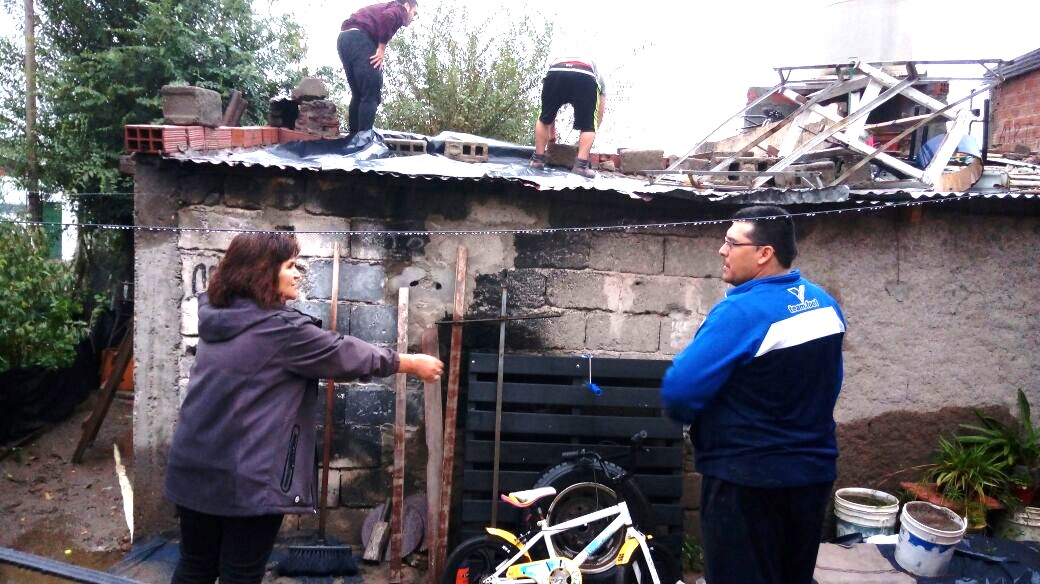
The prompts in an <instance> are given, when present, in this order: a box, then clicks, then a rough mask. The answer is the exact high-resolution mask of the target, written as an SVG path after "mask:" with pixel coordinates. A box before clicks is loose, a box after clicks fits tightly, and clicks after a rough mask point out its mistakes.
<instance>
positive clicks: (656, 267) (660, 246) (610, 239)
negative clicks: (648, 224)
mask: <svg viewBox="0 0 1040 584" xmlns="http://www.w3.org/2000/svg"><path fill="white" fill-rule="evenodd" d="M589 267H590V268H592V269H594V270H604V271H609V272H627V273H630V274H660V273H661V272H663V271H664V241H663V240H662V238H661V237H660V236H658V235H641V234H639V235H637V234H630V233H608V234H598V235H593V236H592V253H591V255H590V257H589Z"/></svg>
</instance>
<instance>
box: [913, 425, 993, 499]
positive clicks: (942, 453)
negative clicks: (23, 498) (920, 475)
mask: <svg viewBox="0 0 1040 584" xmlns="http://www.w3.org/2000/svg"><path fill="white" fill-rule="evenodd" d="M931 478H932V480H934V481H935V484H936V487H938V489H939V492H940V493H942V495H943V496H944V497H946V498H948V499H951V500H960V501H965V502H978V501H982V500H983V499H984V498H985V497H986V496H987V495H990V496H1002V495H1003V494H1004V493H1005V492H1006V490H1007V485H1008V476H1007V474H1006V473H1004V471H1003V465H1002V462H1001V460H1000V458H999V456H997V455H996V454H992V453H990V452H988V451H987V450H986V448H984V447H983V446H979V445H975V446H966V445H965V444H964V443H963V442H961V441H959V440H947V439H946V438H945V437H940V438H939V454H938V460H937V461H936V463H935V465H933V467H932V469H931Z"/></svg>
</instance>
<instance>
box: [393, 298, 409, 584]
mask: <svg viewBox="0 0 1040 584" xmlns="http://www.w3.org/2000/svg"><path fill="white" fill-rule="evenodd" d="M397 352H398V353H407V352H408V288H407V287H404V288H401V289H400V290H398V296H397ZM394 385H395V387H394V392H395V394H396V395H395V398H396V399H395V401H394V469H393V485H392V487H393V493H392V499H393V502H392V503H391V508H390V578H389V580H390V582H391V584H400V583H401V581H402V573H401V559H402V554H401V551H402V549H401V546H402V543H403V541H402V538H403V535H404V463H405V429H406V425H407V421H406V418H405V411H406V410H407V408H408V391H407V389H408V375H407V374H405V373H398V374H397V375H395V376H394Z"/></svg>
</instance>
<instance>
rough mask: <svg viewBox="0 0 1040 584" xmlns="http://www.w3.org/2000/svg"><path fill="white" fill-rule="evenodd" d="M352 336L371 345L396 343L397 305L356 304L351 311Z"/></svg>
mask: <svg viewBox="0 0 1040 584" xmlns="http://www.w3.org/2000/svg"><path fill="white" fill-rule="evenodd" d="M350 334H351V336H355V337H357V338H359V339H361V340H363V341H368V342H370V343H396V342H397V305H393V306H386V305H370V304H355V305H354V306H353V307H351V311H350Z"/></svg>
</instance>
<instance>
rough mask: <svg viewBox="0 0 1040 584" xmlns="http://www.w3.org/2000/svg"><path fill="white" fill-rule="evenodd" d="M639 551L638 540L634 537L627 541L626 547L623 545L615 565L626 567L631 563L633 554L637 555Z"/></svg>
mask: <svg viewBox="0 0 1040 584" xmlns="http://www.w3.org/2000/svg"><path fill="white" fill-rule="evenodd" d="M637 549H639V540H638V539H636V538H634V537H630V538H628V539H626V540H625V543H624V545H622V546H621V549H620V550H618V554H617V560H615V561H614V564H616V565H618V566H624V565H625V564H627V563H629V562H631V561H632V554H634V553H636V550H637Z"/></svg>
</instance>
